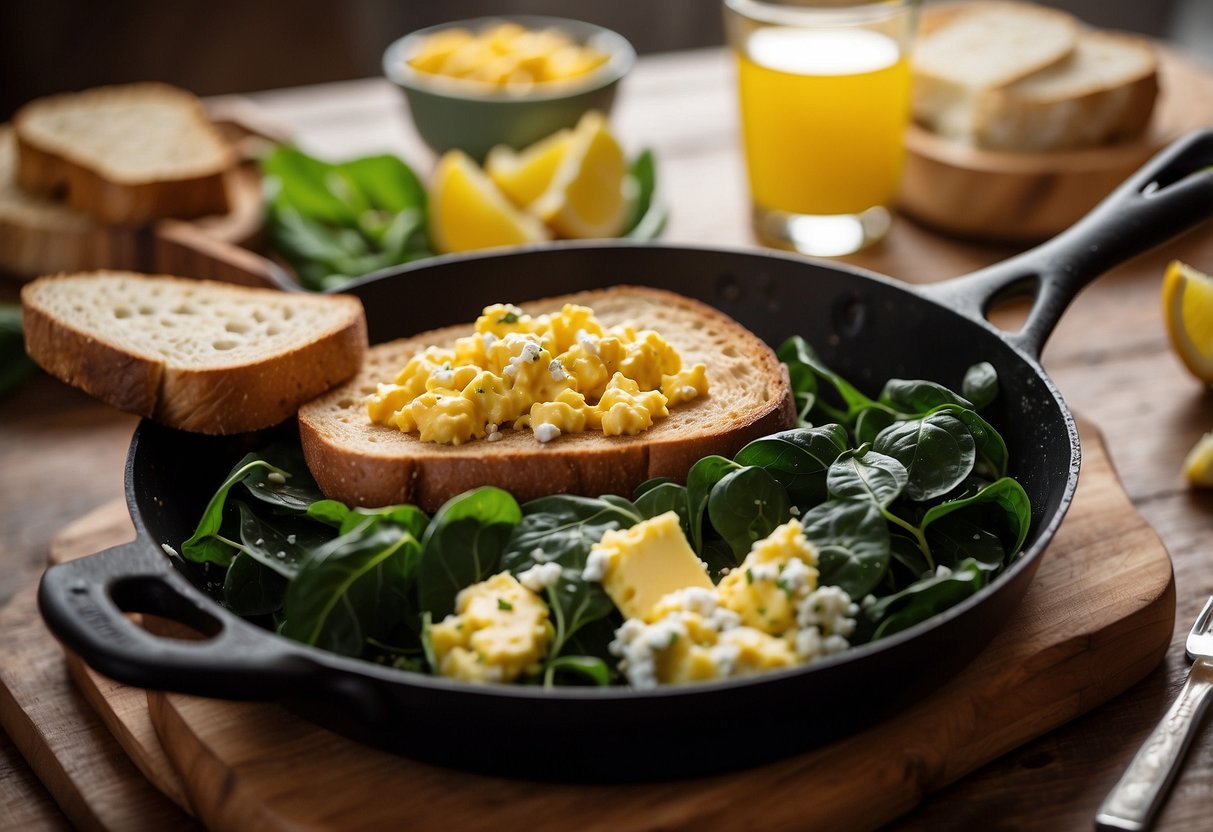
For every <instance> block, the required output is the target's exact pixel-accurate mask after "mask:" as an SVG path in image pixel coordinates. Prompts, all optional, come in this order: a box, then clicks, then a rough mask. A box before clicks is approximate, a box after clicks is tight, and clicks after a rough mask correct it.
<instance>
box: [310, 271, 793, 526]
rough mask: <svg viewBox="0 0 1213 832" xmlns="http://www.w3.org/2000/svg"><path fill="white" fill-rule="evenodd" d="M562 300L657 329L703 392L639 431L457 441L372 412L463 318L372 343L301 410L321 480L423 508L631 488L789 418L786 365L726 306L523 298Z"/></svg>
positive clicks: (598, 295) (359, 499)
mask: <svg viewBox="0 0 1213 832" xmlns="http://www.w3.org/2000/svg"><path fill="white" fill-rule="evenodd" d="M565 303H577V304H582V305H585V306H589V307H590V308H591V309H593V310H594V313H595V315H596V317H597V318H598V319H599V320H600V321H602V323H603V325H605V326H612V325H615V324H619V323H623V322H625V321H630V322H633V323H635V324H636V325H637V326H639V327H643V328H646V329H655V330H657V331H658V332H660V333H661V334H662V335H663V336H664V337H665V339H666V340H667V341H669V343H670V344H672V345H673V346H674V347H675V348H676V349H677V350H678V351H679V353H680V354H681V355H682V360H683V365H684V366H690V365H693V364H696V363H699V362H702V363H703V364H705V365H707V374H708V385H709V387H708V395H707V396H705V397H703V398H700V399H696V400H694V401H692V402H688V403H685V404H680V405H678V406H677V407H673V408H671V409H670V415H669V416H668V417H666V418H664V419H659V420H657V421H656V422H655V423H654V425H653V427H651V428H649V429H648V430H646V431H644V432H642V433H640V434H639V435H637V436H604V435H603V434H601V433H598V432H596V431H587V432H585V433H572V434H566V435H564V436H560V437H559V438H557V439H555V440H553V441H552V442H549V443H546V444H543V443H540V442H539V441H538V440H536V439H535V437H534V436H533V435H532V434H531V432H530V431H529V430H519V431H512V430H506V431H502V438H501V439H500V440H499V441H495V442H489V441H486V440H483V439H481V440H474V441H472V442H468V443H466V444H464V445H459V446H452V445H440V444H436V443H433V442H422V441H421V440H420V439H419V438H418V437H417V435H416V434H405V433H402V432H400V431H399V430H397V429H395V428H391V427H385V426H383V425H376V424H372V423H371V421H370V419H369V418H368V416H367V405H366V397H367V396H368V395H369V394H371V393H374V392H375V390H376V385H377V384H378V383H380V382H389V381H391V380H392V379H394V378H395V377H396V374H397V373H398V372H399V371H400V369H401V368H402V367H403V366H404V364H405V362H406V361H407V360H408V359H409V357H410V356H412V355H413V354H414V353H416V352H418V351H419V350H422V349H424V348H425V347H426V346H429V345H431V344H434V345H438V346H442V345H450V344H452V343H453V342H454V340H455V339H456V338H457V337H460V336H463V335H467V334H468V333H469V332H470V331H471V326H470V325H469V324H465V325H462V326H453V327H446V328H444V329H438V330H433V331H431V332H423V333H421V334H420V335H416V336H414V337H412V338H405V339H403V340H399V341H392V342H390V343H386V344H380V345H378V346H375V347H372V348H371V350H370V351H369V352H368V354H367V360H366V363H365V365H364V366H363V368H362V371H361V372H360V373H359V374H358V375H357V377H355V378H354V379H353V380H352V381H350V382H349V383H348V384H345V385H343V386H341V387H339V388H337V389H336V390H334V391H332V392H331V393H329V394H327V395H325V396H322V397H321V398H319V399H317V400H316V401H314V402H310V403H308V404H306V405H304V406H303V407H302V408H300V410H299V434H300V437H301V439H302V441H303V451H304V454H305V456H306V457H307V462H308V467H309V468H310V469H311V471H312V474H313V476H315V478H316V482H317V483H319V484H320V488H321V490H323V491H324V493H325V494H327V495H328V496H329V497H332V498H334V499H338V500H341V501H343V502H345V503H348V504H351V505H360V506H382V505H390V504H394V503H416V504H417V505H420V506H421V507H422V508H424V509H426V510H427V511H433V510H434V509H436V508H437V507H438V506H440V505H441V504H442V503H443V502H444V501H445V500H447V499H448V498H449V497H451V496H453V495H455V494H458V493H460V492H462V491H465V490H467V489H469V488H474V487H476V486H481V485H496V486H500V487H502V488H505V489H507V490H508V491H510V493H512V494H513V495H514V496H515V497H516V498H517V499H519V500H530V499H533V498H535V497H540V496H544V495H546V494H554V493H571V494H582V495H590V496H595V495H599V494H623V495H630V494H631V491H632V489H633V488H635V487H636V486H637V485H639V484H640V483H641V482H643V481H644V480H646V479H648V478H650V477H658V476H664V477H672V478H674V479H677V480H682V479H685V477H686V473H687V470H688V469H689V468H690V466H691V465H692V464H694V462H695V461H696V460H698V459H699V458H700V457H703V456H707V455H709V454H722V455H726V456H732V454H734V453H736V451H737V450H739V449H740V448H741V447H742V446H743V445H745V444H746V443H747V442H749V441H750V440H752V439H756V438H758V437H759V436H765V435H767V434H769V433H773V432H775V431H778V430H782V429H784V428H788V427H790V426H791V425H792V424H793V422H794V419H795V413H794V408H793V404H792V394H791V390H790V387H789V384H788V376H787V369H786V368H785V367H784V366H783V365H782V364H780V363H779V360H778V359H777V358H776V357H775V354H774V353H773V352H772V351H771V349H770V348H769V347H768V346H767V345H766V344H764V343H763V342H762V341H761V340H759V338H758V337H757V336H755V335H754V334H753V333H751V332H750V331H748V330H747V329H745V328H744V327H742V326H741V325H740V324H738V323H737V322H736V321H734V320H733V319H731V318H729V317H728V316H727V315H724V314H722V313H721V312H718V311H717V310H715V309H712V308H711V307H709V306H706V305H704V304H702V303H699V302H698V301H694V300H690V299H688V298H684V297H682V296H680V295H676V294H673V293H670V292H664V291H660V290H656V289H647V288H638V287H632V286H628V287H616V288H613V289H607V290H601V291H593V292H580V293H577V294H573V295H565V296H562V297H555V298H546V299H543V300H536V301H532V302H530V303H523V304H522V308H523V309H524V310H525V311H527V312H530V313H531V314H539V313H543V312H551V311H555V310H558V309H560V308H561V306H563V305H564V304H565Z"/></svg>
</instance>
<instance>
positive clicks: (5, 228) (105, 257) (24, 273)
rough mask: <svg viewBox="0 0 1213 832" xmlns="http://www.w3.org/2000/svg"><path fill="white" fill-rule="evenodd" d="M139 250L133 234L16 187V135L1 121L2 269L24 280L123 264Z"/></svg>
mask: <svg viewBox="0 0 1213 832" xmlns="http://www.w3.org/2000/svg"><path fill="white" fill-rule="evenodd" d="M137 254H138V252H137V251H136V249H135V240H134V238H133V237H130V236H129V235H125V234H120V233H115V232H114V231H113V229H110V228H108V227H106V226H103V225H101V224H99V223H98V222H97V221H96V220H94V219H92V218H91V217H89V216H88V215H87V214H82V213H80V212H79V211H73V210H72V209H71V208H68V207H67V206H66V205H64V204H63V203H62V202H59V201H57V200H53V199H47V198H46V197H42V196H38V195H36V194H30V193H27V192H26V191H23V190H21V188H19V187H17V140H16V138H15V137H14V136H13V131H12V128H10V127H8V126H0V273H3V274H4V276H5V277H15V278H18V279H21V280H27V279H29V278H33V277H37V276H38V275H40V274H53V273H55V272H79V271H88V270H91V269H101V268H124V267H126V266H130V265H134V263H135V259H136V257H137Z"/></svg>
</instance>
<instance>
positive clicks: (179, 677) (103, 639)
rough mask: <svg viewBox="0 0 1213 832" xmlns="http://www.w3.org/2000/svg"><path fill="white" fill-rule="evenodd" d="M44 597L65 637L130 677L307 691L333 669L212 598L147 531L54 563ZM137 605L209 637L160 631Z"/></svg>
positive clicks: (208, 687)
mask: <svg viewBox="0 0 1213 832" xmlns="http://www.w3.org/2000/svg"><path fill="white" fill-rule="evenodd" d="M38 606H39V609H40V610H41V612H42V617H43V619H45V621H46V623H47V626H48V627H49V628H50V630H51V632H52V633H53V634H54V635H55V636H56V637H57V638H58V639H59V640H60V641H61V642H63V644H64V645H65V646H67V647H68V648H69V649H70V650H72V651H74V652H75V653H77V654H78V655H79V656H80V657H81V658H82V659H84V660H85V661H86V662H87V663H88V664H89V665H90V666H91V667H93V668H94V669H96V670H97V671H99V672H101V673H104V674H105V675H106V676H109V677H111V678H113V679H116V680H118V681H120V682H124V683H126V684H129V685H136V686H139V687H145V688H156V689H161V690H175V691H181V692H185V693H194V694H200V695H203V696H216V697H221V698H224V699H268V698H279V697H292V698H300V697H301V696H304V695H306V694H307V692H308V691H309V689H311V690H315V688H316V687H317V684H318V683H320V682H321V681H322V680H323V678H324V676H323V674H322V673H321V672H320V671H321V668H320V667H319V666H318V665H317V664H316V663H315V662H314V661H313V660H312V659H311V658H310V657H309V656H307V655H305V654H304V652H303V651H302V650H298V651H297V650H293V649H291V647H290V645H289V644H282V643H280V640H279V639H275V638H269V637H267V634H266V633H264V632H263V631H261V630H259V629H258V628H257V627H256V626H254V625H252V624H249V623H247V622H245V621H242V620H241V619H240V618H238V617H236V616H234V615H232V614H230V613H227V612H226V611H224V610H221V609H217V608H216V607H215V605H213V604H211V603H209V602H208V601H207V600H206V599H205V598H203V597H202V595H201V594H200V593H199V592H198V591H197V590H196V589H194V587H193V586H191V585H190V583H189V581H187V580H186V579H185V578H184V577H183V576H181V575H179V574H178V573H177V572H176V571H175V570H174V569H173V568H172V566H171V565H170V564H169V563H168V561H167V559H166V558H165V557H164V555H163V554H162V553H160V552H159V551H156V550H155V549H154V548H153V544H150V543H148V542H147V541H146V540H143V539H140V540H136V541H134V542H133V543H128V544H125V545H123V546H118V547H116V548H113V549H108V550H106V551H104V552H101V553H99V554H96V555H91V556H89V557H85V558H81V559H79V560H75V561H71V562H68V563H63V564H59V565H57V566H52V567H50V568H49V569H47V570H46V572H45V573H44V574H43V576H42V582H41V584H40V585H39V587H38ZM127 612H144V613H151V614H153V615H157V616H161V617H163V618H168V619H171V620H173V621H178V622H180V623H183V624H186V625H188V626H189V627H191V628H192V629H195V630H197V631H199V632H201V633H203V634H204V635H206V636H208V637H207V638H206V639H205V640H183V639H174V638H166V637H162V636H157V635H153V634H152V633H150V632H148V631H147V630H145V629H143V628H142V627H140V626H139V625H138V624H136V623H134V622H133V621H131V620H130V619H129V618H127V617H126V616H125V615H124V613H127Z"/></svg>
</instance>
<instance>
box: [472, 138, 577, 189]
mask: <svg viewBox="0 0 1213 832" xmlns="http://www.w3.org/2000/svg"><path fill="white" fill-rule="evenodd" d="M572 143H573V131H572V130H569V129H568V128H565V129H564V130H559V131H557V132H555V133H553V134H552V135H550V136H548V137H547V138H546V139H541V140H540V141H538V142H536V143H535V144H533V145H531V146H530V147H528V148H526V149H525V150H522V151H520V152H515V151H514V150H511V149H510V148H508V147H506V146H505V145H498V146H497V147H494V148H493V149H492V150H490V151H489V155H488V158H486V159H485V160H484V170H485V172H486V173H487V174H488V175H489V178H490V179H492V180H493V183H494V184H496V185H497V187H498V188H500V189H501V191H502V193H504V194H505V195H506V196H508V197H509V198H510V200H511V201H512V202H513V203H514V204H515V205H517V206H518V207H519V208H526V207H527V206H528V205H530V204H531V203H532V202H534V201H535V200H536V199H538V198H539V197H540V196H541V195H542V194H543V193H544V192H545V191H546V190H547V189H548V187H549V186H550V185H551V184H552V179H553V178H554V177H555V176H556V171H557V170H558V169H559V167H560V163H561V162H562V161H564V157H565V156H566V155H568V152H569V146H570V145H572Z"/></svg>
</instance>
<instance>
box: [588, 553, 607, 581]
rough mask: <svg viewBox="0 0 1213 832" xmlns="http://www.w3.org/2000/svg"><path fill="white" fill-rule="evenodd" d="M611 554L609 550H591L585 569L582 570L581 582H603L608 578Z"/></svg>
mask: <svg viewBox="0 0 1213 832" xmlns="http://www.w3.org/2000/svg"><path fill="white" fill-rule="evenodd" d="M611 554H612V552H611V550H609V549H591V550H590V555H589V557H587V558H586V559H585V568H584V569H582V570H581V580H583V581H594V582H595V583H599V582H601V581H602V579H603V578H604V577H605V576H606V570H607V566H608V565H609V564H610V561H611Z"/></svg>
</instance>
